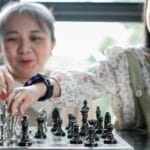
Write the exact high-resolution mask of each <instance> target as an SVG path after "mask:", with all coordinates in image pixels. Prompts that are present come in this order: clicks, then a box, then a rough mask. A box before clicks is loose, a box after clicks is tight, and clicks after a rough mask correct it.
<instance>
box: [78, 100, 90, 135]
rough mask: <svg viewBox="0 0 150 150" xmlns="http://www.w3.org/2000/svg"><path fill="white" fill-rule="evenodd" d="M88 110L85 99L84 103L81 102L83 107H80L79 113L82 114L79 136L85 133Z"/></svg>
mask: <svg viewBox="0 0 150 150" xmlns="http://www.w3.org/2000/svg"><path fill="white" fill-rule="evenodd" d="M88 112H89V107H88V105H87V101H86V100H85V101H84V103H83V107H82V109H81V114H82V126H81V130H80V135H81V136H86V134H87V129H88Z"/></svg>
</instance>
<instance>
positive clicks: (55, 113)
mask: <svg viewBox="0 0 150 150" xmlns="http://www.w3.org/2000/svg"><path fill="white" fill-rule="evenodd" d="M58 119H60V114H59V110H58V109H57V108H54V110H53V111H52V120H53V126H52V128H51V131H52V132H55V131H56V130H57V128H58V124H57V120H58Z"/></svg>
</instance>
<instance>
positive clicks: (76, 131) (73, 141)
mask: <svg viewBox="0 0 150 150" xmlns="http://www.w3.org/2000/svg"><path fill="white" fill-rule="evenodd" d="M70 144H82V140H81V138H80V135H79V125H78V124H77V123H75V124H74V125H73V137H72V139H71V140H70Z"/></svg>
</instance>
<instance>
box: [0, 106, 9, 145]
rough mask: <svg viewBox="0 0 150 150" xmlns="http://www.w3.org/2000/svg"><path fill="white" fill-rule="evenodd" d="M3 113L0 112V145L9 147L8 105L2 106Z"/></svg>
mask: <svg viewBox="0 0 150 150" xmlns="http://www.w3.org/2000/svg"><path fill="white" fill-rule="evenodd" d="M0 107H1V112H0V145H1V146H4V145H8V141H7V133H8V132H7V118H8V111H7V105H5V104H1V105H0Z"/></svg>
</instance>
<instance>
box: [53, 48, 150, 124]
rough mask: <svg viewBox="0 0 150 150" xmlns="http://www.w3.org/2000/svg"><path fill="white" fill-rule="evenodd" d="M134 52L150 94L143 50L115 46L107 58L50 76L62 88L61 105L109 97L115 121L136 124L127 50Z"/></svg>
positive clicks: (146, 63) (149, 73)
mask: <svg viewBox="0 0 150 150" xmlns="http://www.w3.org/2000/svg"><path fill="white" fill-rule="evenodd" d="M129 50H134V51H135V52H136V54H137V56H138V58H139V60H140V62H141V64H142V70H141V71H142V73H143V77H144V84H145V86H146V88H147V90H148V93H149V95H150V70H148V67H147V66H148V65H150V64H149V63H148V62H147V61H146V59H145V56H144V51H143V48H134V49H133V48H128V49H124V48H121V47H114V48H111V49H108V52H107V56H108V57H107V59H106V60H103V61H99V62H98V63H97V64H96V65H94V66H91V67H89V68H88V69H87V70H82V71H79V70H78V71H77V70H76V71H75V70H72V71H71V70H70V71H57V72H53V73H52V75H51V76H52V77H53V78H55V79H56V80H57V81H58V82H59V83H60V86H61V97H60V98H58V101H59V100H60V105H65V106H77V105H81V104H82V103H83V101H84V100H85V99H95V98H98V97H100V96H102V95H103V94H107V93H109V94H111V95H112V96H111V98H112V107H113V110H114V113H115V114H116V119H117V120H118V121H122V122H123V123H124V124H127V125H128V124H132V123H134V122H135V108H134V99H133V91H132V88H131V85H130V75H129V70H128V67H129V64H128V59H127V53H126V52H127V51H129Z"/></svg>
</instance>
